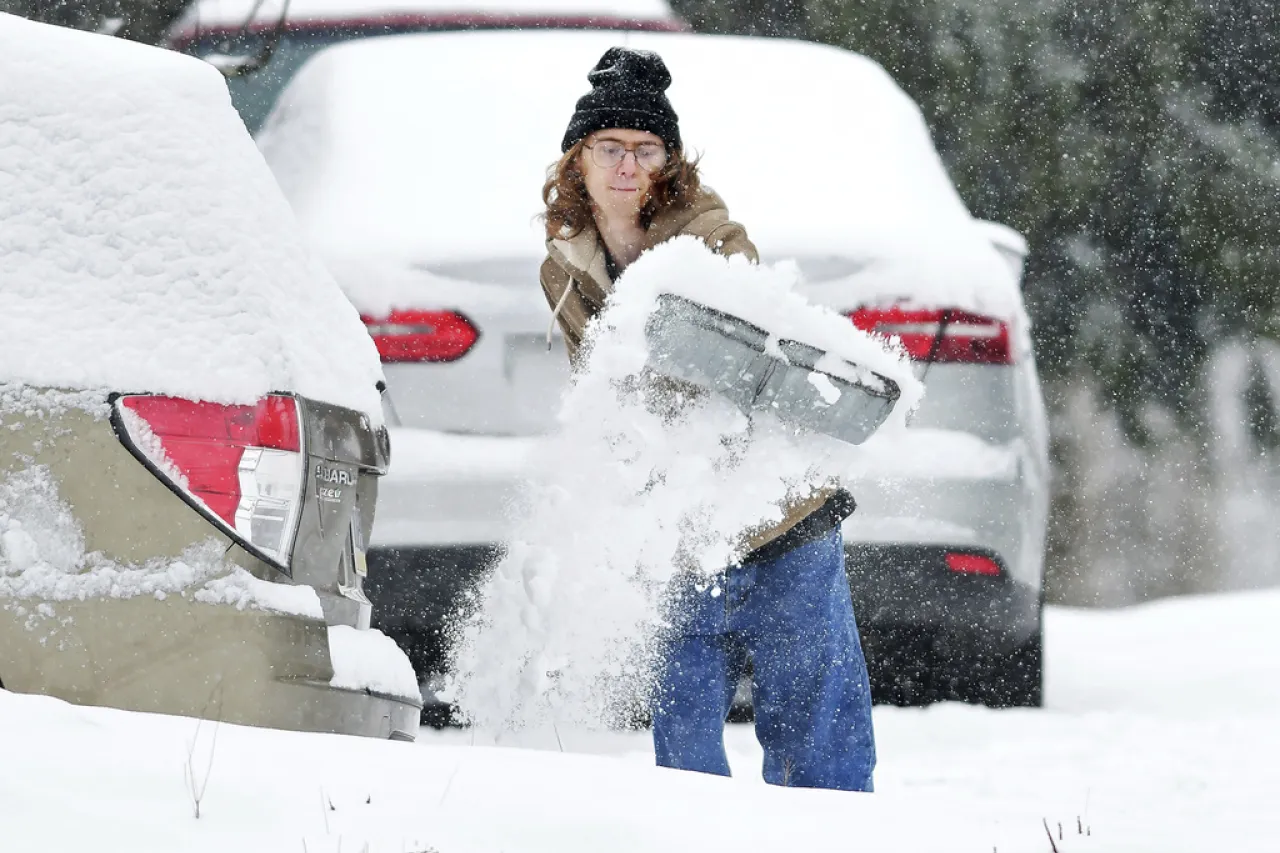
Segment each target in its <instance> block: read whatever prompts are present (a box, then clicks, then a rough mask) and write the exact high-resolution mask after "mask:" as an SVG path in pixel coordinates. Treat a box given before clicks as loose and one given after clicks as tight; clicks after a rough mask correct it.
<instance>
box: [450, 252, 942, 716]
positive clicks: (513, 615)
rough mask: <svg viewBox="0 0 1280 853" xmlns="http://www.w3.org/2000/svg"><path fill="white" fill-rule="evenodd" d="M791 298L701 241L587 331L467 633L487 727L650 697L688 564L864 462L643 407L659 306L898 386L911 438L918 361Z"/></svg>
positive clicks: (464, 665) (470, 668) (710, 419)
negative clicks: (698, 308)
mask: <svg viewBox="0 0 1280 853" xmlns="http://www.w3.org/2000/svg"><path fill="white" fill-rule="evenodd" d="M793 288H794V277H793V276H792V274H791V272H790V271H789V270H788V269H786V268H783V269H775V268H772V267H768V266H754V265H752V264H750V263H747V262H746V261H745V259H743V258H740V257H739V258H723V257H720V256H719V255H715V254H713V253H712V252H710V251H709V250H708V249H707V248H706V247H704V246H702V245H701V244H700V243H698V242H697V241H696V240H693V239H692V238H687V239H677V240H675V241H672V242H670V243H667V244H664V245H662V246H659V247H657V248H656V249H654V250H653V251H652V252H650V253H648V254H646V255H644V256H643V257H641V258H640V259H639V260H638V261H636V262H635V263H634V264H633V265H632V266H631V267H630V268H628V270H627V272H626V273H625V274H624V275H623V276H622V278H621V279H619V282H618V287H617V290H616V292H615V293H614V295H613V296H612V297H611V298H610V302H609V305H608V307H607V308H606V311H605V313H604V314H603V315H602V316H601V317H600V318H599V319H598V320H597V321H596V322H594V323H593V324H592V325H591V327H590V331H589V334H588V342H587V346H588V347H589V353H590V354H589V358H588V362H587V364H586V367H585V368H584V370H583V371H582V372H581V373H580V375H578V376H577V377H576V379H575V381H574V383H573V384H572V386H571V387H570V389H569V391H568V393H567V395H566V397H565V399H564V403H563V407H562V409H561V412H560V422H561V430H560V431H559V432H558V433H557V434H555V435H553V436H551V437H549V438H548V439H546V443H545V444H543V445H542V447H540V448H539V449H538V451H537V452H536V453H535V454H534V455H533V457H534V458H533V460H532V461H533V465H532V467H533V471H534V473H533V477H534V479H535V482H534V483H531V484H530V485H529V486H528V488H529V490H530V493H529V496H528V498H529V499H528V501H527V502H522V504H523V505H526V506H528V507H530V510H529V511H528V514H527V515H525V516H524V517H523V518H517V519H515V520H514V521H515V524H514V532H513V535H512V537H511V538H510V540H509V542H508V547H507V551H506V553H505V555H504V556H503V558H502V559H501V561H500V562H499V563H498V565H497V567H496V569H495V571H494V573H493V575H492V577H491V578H490V579H489V580H488V582H487V585H486V586H485V587H484V588H483V589H482V590H481V591H480V593H479V595H478V598H477V601H478V602H479V607H478V609H477V611H476V617H475V619H474V620H473V621H471V622H468V623H464V625H463V626H461V628H460V631H459V637H460V639H459V642H458V645H457V648H456V649H455V653H454V661H453V664H452V665H451V667H450V668H451V670H452V671H453V672H455V673H459V674H460V678H459V679H458V682H457V683H456V684H455V685H454V692H455V696H454V698H455V699H456V700H457V702H458V703H459V705H460V707H461V708H462V710H463V711H464V712H465V713H467V714H468V715H470V716H471V718H472V719H473V721H474V722H476V723H477V724H478V725H480V726H482V727H486V728H495V727H498V728H502V727H507V726H515V727H520V726H523V725H528V724H537V723H539V722H541V721H545V720H547V719H553V720H559V721H570V720H573V721H578V722H586V723H599V722H601V721H602V720H607V719H609V718H610V716H611V715H612V714H616V713H617V712H618V711H619V710H620V708H621V707H625V706H626V705H628V704H629V703H631V702H633V701H635V700H636V699H637V698H638V697H643V694H644V693H645V691H646V690H647V689H648V686H649V680H648V679H649V676H650V674H651V673H652V672H653V668H652V657H651V654H652V652H651V649H652V647H648V646H646V643H648V642H651V641H653V639H654V638H655V636H656V634H655V631H656V629H657V628H658V625H659V612H660V604H659V602H660V599H661V593H662V590H663V588H664V586H665V584H666V582H667V581H668V580H669V579H670V578H671V576H672V572H673V571H674V570H675V567H683V568H684V569H686V570H688V571H692V572H699V571H701V572H706V573H710V572H714V571H716V570H719V569H721V568H724V567H725V566H727V565H729V564H730V563H731V562H733V561H734V560H735V559H738V558H741V556H742V554H741V553H740V551H739V547H740V543H739V537H740V535H741V533H742V531H744V530H748V529H751V528H754V527H757V526H759V525H761V524H765V523H768V522H772V521H778V520H780V518H781V510H780V508H779V502H781V501H783V500H784V499H785V498H786V497H787V496H788V495H789V494H796V493H800V494H808V493H809V492H810V490H811V489H813V488H816V487H818V486H820V485H822V484H825V483H829V482H831V481H832V480H840V479H842V478H843V475H844V474H845V472H846V471H849V470H850V469H852V468H853V466H854V465H856V463H857V460H858V458H859V452H860V451H859V448H857V447H853V446H851V445H848V444H844V443H841V442H839V441H835V440H834V439H829V438H826V437H824V436H818V435H811V434H797V433H796V432H795V431H794V430H792V429H789V428H786V427H785V426H783V424H782V423H781V422H780V421H778V420H777V419H776V418H774V417H772V416H761V415H757V416H754V417H753V418H752V420H751V421H750V422H748V420H747V418H746V417H744V416H743V415H742V414H741V412H740V411H739V410H738V409H737V408H735V407H734V406H733V405H732V404H731V403H729V402H728V401H726V400H723V399H721V398H719V397H710V398H703V399H701V400H700V401H695V402H691V403H690V404H689V409H688V410H687V411H686V412H685V414H683V415H681V416H678V417H677V418H675V419H674V420H671V419H668V418H665V417H664V416H663V415H662V413H661V412H659V411H655V410H653V409H652V408H651V407H650V406H648V405H647V404H646V399H645V396H646V392H644V391H637V383H636V381H635V377H637V376H638V375H640V374H641V371H642V369H643V368H644V365H645V361H646V356H647V353H648V348H647V345H646V343H645V331H644V330H645V324H646V321H647V320H648V318H649V316H650V315H651V313H652V312H653V310H654V307H655V305H656V304H657V299H658V296H659V295H661V294H664V293H674V294H678V295H696V298H697V300H698V301H699V302H701V303H702V304H704V305H707V306H709V307H712V308H716V309H719V310H721V311H724V312H727V313H730V314H734V315H735V316H738V317H741V318H743V319H746V320H748V321H749V322H752V323H756V324H757V325H760V326H761V327H763V328H764V329H766V330H768V331H770V332H773V333H786V334H788V335H790V336H792V337H794V338H795V339H797V340H801V341H806V342H811V343H813V344H815V345H818V346H820V347H822V348H824V349H826V350H827V351H828V352H829V353H833V354H837V355H841V356H844V357H847V358H849V359H850V360H852V361H854V362H855V363H857V364H859V365H861V366H862V367H866V368H869V369H872V370H875V371H877V372H879V373H881V374H882V375H885V376H887V377H889V378H891V379H893V380H895V381H897V382H898V383H900V385H901V387H902V402H901V403H900V404H899V407H898V409H897V410H895V412H894V415H893V417H892V418H891V422H890V423H889V424H888V425H887V426H886V427H883V428H882V429H885V430H890V431H894V430H901V429H902V421H903V418H904V416H905V412H906V410H907V409H908V408H910V407H911V406H912V405H914V404H915V402H916V401H917V400H918V399H919V397H920V393H921V388H920V385H919V383H918V382H916V381H915V379H914V378H913V376H912V374H911V367H910V364H909V363H907V362H906V361H905V360H904V359H903V358H902V357H901V356H900V355H899V354H898V353H897V352H896V351H893V350H890V349H888V348H887V347H886V346H884V345H883V344H882V343H881V342H880V341H879V339H877V338H873V337H871V336H869V335H866V334H864V333H862V332H860V331H858V330H857V329H855V328H854V327H853V326H852V325H851V324H850V323H849V322H848V321H847V320H845V319H844V318H842V317H840V316H839V315H837V314H835V313H833V312H831V311H828V310H826V309H823V308H819V307H816V306H813V305H810V304H808V303H806V302H804V300H802V299H801V298H800V297H799V296H798V295H797V294H796V293H795V292H794V289H793ZM602 685H604V686H603V687H602Z"/></svg>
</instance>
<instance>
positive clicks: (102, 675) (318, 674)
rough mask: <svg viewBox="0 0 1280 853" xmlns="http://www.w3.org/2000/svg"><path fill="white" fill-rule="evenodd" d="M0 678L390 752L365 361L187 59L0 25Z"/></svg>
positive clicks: (242, 142) (214, 93) (236, 128)
mask: <svg viewBox="0 0 1280 853" xmlns="http://www.w3.org/2000/svg"><path fill="white" fill-rule="evenodd" d="M0 77H2V78H3V79H4V80H5V81H6V82H5V98H4V104H3V106H0V179H2V180H0V182H2V183H3V185H4V193H3V194H2V195H0V425H2V428H0V685H2V686H3V687H4V688H5V689H7V690H10V691H15V692H21V693H39V694H47V695H51V696H55V697H58V698H61V699H65V700H68V701H72V702H77V703H82V704H94V705H106V706H111V707H116V708H123V709H128V710H139V711H152V712H159V713H166V714H179V715H190V716H198V717H204V718H212V719H217V720H221V721H224V722H235V723H245V724H251V725H260V726H268V727H275V728H289V729H299V730H312V731H327V732H341V733H348V734H361V735H368V736H375V737H383V738H386V737H391V738H397V739H412V738H413V736H414V734H415V733H416V731H417V725H418V717H419V715H420V709H421V699H420V695H419V693H418V691H417V680H416V679H415V677H414V675H413V672H412V668H411V666H410V664H409V661H408V660H407V658H406V657H405V656H404V654H403V653H402V652H401V651H400V650H399V649H398V648H397V647H396V646H395V644H394V643H393V642H392V641H391V640H390V639H388V638H387V637H385V636H383V635H381V634H380V633H379V632H377V631H375V630H370V629H369V622H370V611H371V608H370V604H369V601H368V599H367V597H366V596H365V594H364V592H363V589H362V581H363V577H364V574H365V572H366V562H365V551H366V548H367V542H368V538H369V535H370V533H371V530H372V524H373V515H374V509H375V500H376V495H377V481H378V478H379V477H380V475H382V474H383V473H385V471H386V470H387V466H388V461H389V444H388V439H387V432H386V427H385V425H384V424H383V419H382V413H381V401H380V392H379V385H380V384H381V382H382V381H383V380H382V374H381V367H380V364H379V361H378V358H377V354H376V352H375V350H374V347H373V345H372V343H371V342H370V340H369V338H368V335H367V334H366V333H365V330H364V327H363V325H362V324H361V323H360V321H359V319H358V316H357V314H356V312H355V311H354V309H353V308H352V307H351V305H350V303H349V302H348V301H347V300H346V299H345V298H344V297H343V295H342V293H341V291H340V290H339V289H338V287H337V286H336V284H335V283H334V282H333V280H332V278H331V277H330V276H329V275H328V273H327V272H326V271H325V269H324V268H323V267H322V266H321V265H320V264H319V263H318V262H317V261H316V260H315V258H314V257H313V256H312V255H311V253H310V252H309V251H308V250H307V249H306V248H305V245H304V243H303V240H302V237H301V234H300V233H299V232H298V228H297V223H296V222H295V221H294V220H293V217H292V215H291V213H290V210H289V206H288V203H287V202H286V201H285V199H284V198H283V197H282V196H281V194H280V192H279V190H278V188H277V187H276V185H275V182H274V181H273V180H272V176H271V172H270V171H269V170H268V169H267V167H266V164H265V163H264V162H263V160H262V157H261V155H260V154H259V153H258V151H257V149H256V148H255V147H254V144H253V141H252V140H251V139H250V137H249V135H248V134H247V133H246V132H245V130H244V126H243V124H242V123H241V122H240V121H239V119H238V118H237V117H236V115H235V113H234V111H233V110H232V109H231V105H230V103H229V102H228V99H227V93H226V87H225V85H224V84H223V81H222V78H221V77H220V76H219V74H218V73H217V72H216V71H215V70H214V69H212V68H210V67H209V66H208V65H206V64H204V63H201V62H199V61H197V60H195V59H192V58H190V57H185V56H179V55H177V54H174V53H171V52H169V51H165V50H161V49H157V48H151V47H145V46H142V45H137V44H133V43H129V42H125V41H122V40H119V39H112V38H108V37H105V36H98V35H92V34H88V33H81V32H76V31H71V30H67V29H62V28H55V27H49V26H45V25H42V24H35V23H31V22H29V21H25V20H22V19H19V18H15V17H12V16H9V15H0Z"/></svg>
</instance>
